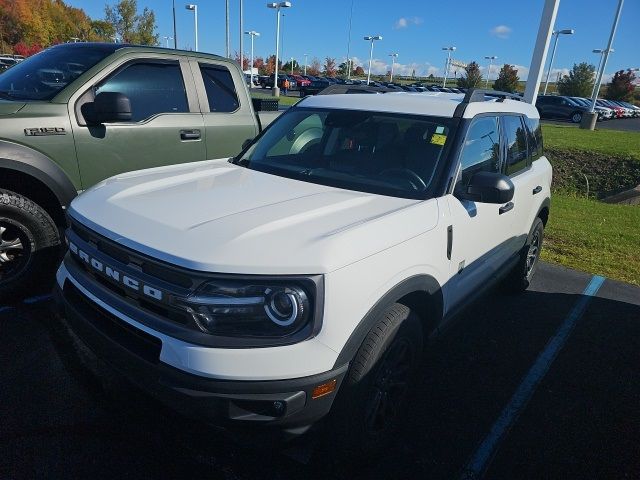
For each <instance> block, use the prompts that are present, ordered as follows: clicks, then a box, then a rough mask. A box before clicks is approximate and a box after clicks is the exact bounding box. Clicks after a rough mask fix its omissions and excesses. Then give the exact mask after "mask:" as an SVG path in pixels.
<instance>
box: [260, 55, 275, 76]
mask: <svg viewBox="0 0 640 480" xmlns="http://www.w3.org/2000/svg"><path fill="white" fill-rule="evenodd" d="M263 70H264V72H263V73H264V75H271V74H272V73H275V71H276V56H275V55H271V56H270V57H269V58H267V63H265V64H264V68H263Z"/></svg>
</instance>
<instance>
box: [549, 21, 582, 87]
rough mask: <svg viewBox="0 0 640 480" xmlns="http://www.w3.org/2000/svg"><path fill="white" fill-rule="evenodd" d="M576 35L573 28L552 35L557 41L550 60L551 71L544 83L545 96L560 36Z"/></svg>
mask: <svg viewBox="0 0 640 480" xmlns="http://www.w3.org/2000/svg"><path fill="white" fill-rule="evenodd" d="M574 33H575V30H573V29H572V28H569V29H565V30H555V31H554V32H552V33H551V35H555V36H556V39H555V40H554V41H553V50H552V51H551V59H550V60H549V69H548V70H547V79H546V80H545V82H544V92H542V94H543V95H546V94H547V87H548V86H549V76H550V75H551V67H553V59H554V58H555V56H556V48H557V47H558V39H559V38H560V35H573V34H574Z"/></svg>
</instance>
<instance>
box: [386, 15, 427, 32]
mask: <svg viewBox="0 0 640 480" xmlns="http://www.w3.org/2000/svg"><path fill="white" fill-rule="evenodd" d="M422 22H423V20H422V18H420V17H400V18H399V19H398V20H396V23H395V24H394V25H393V28H395V29H396V30H398V29H401V28H407V27H409V26H411V25H420V24H421V23H422Z"/></svg>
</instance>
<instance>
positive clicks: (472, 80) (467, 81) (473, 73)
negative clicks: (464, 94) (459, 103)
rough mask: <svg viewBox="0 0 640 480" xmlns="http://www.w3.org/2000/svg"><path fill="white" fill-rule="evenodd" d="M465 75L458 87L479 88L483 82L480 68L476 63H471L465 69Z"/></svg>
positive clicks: (460, 79)
mask: <svg viewBox="0 0 640 480" xmlns="http://www.w3.org/2000/svg"><path fill="white" fill-rule="evenodd" d="M464 71H465V75H464V76H462V77H460V78H459V79H458V86H459V87H462V88H474V87H477V86H478V85H479V84H480V82H481V81H482V73H480V66H479V65H478V64H477V63H476V62H471V63H470V64H469V65H467V66H466V67H465V68H464Z"/></svg>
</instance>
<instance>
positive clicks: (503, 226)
mask: <svg viewBox="0 0 640 480" xmlns="http://www.w3.org/2000/svg"><path fill="white" fill-rule="evenodd" d="M500 138H501V133H500V129H499V122H498V118H497V116H495V115H490V116H481V117H476V118H475V119H473V120H472V123H471V125H470V126H469V129H468V130H467V133H466V136H465V140H464V144H463V146H462V151H461V154H460V171H459V174H458V179H457V182H456V186H455V188H454V194H452V195H451V194H450V195H447V197H446V198H447V200H448V202H449V210H450V213H451V224H452V225H451V228H452V229H453V231H452V239H453V241H452V245H451V268H452V270H453V271H452V272H451V273H452V275H451V279H450V280H449V282H448V285H446V286H445V289H444V290H445V296H446V299H447V309H450V308H453V307H454V306H456V305H458V304H459V303H461V302H462V301H464V299H465V298H468V297H469V296H470V295H473V294H474V293H475V292H476V290H478V289H480V288H482V286H483V285H484V284H485V283H486V282H487V281H488V280H490V279H491V278H492V276H493V275H494V274H495V272H496V271H497V270H498V269H499V268H500V267H501V266H502V265H503V264H504V263H505V262H506V261H507V260H508V259H509V257H510V256H511V255H512V254H513V250H512V245H513V243H512V238H511V237H512V231H513V229H512V220H511V218H510V217H511V215H510V214H512V212H511V211H509V209H508V207H507V208H504V207H505V206H503V205H498V204H492V203H482V202H474V201H471V200H466V199H461V198H458V196H456V192H460V191H464V189H465V188H466V186H467V185H468V183H469V180H470V179H471V177H472V176H473V175H474V174H475V173H477V172H496V173H500V172H502V157H503V154H502V146H501V142H500Z"/></svg>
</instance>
